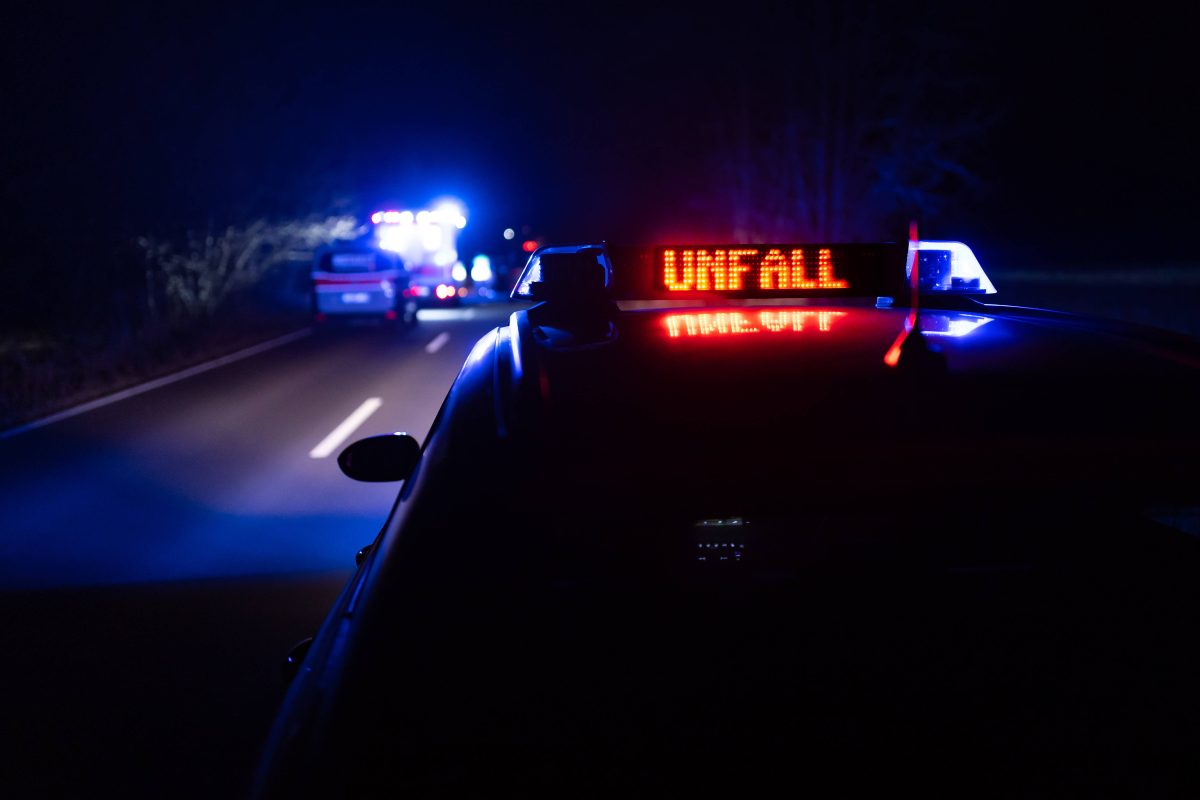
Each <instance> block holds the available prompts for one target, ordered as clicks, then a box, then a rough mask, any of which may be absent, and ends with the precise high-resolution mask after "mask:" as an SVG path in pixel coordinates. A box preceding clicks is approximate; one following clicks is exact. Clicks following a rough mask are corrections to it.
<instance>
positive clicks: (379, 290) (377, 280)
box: [312, 244, 417, 326]
mask: <svg viewBox="0 0 1200 800" xmlns="http://www.w3.org/2000/svg"><path fill="white" fill-rule="evenodd" d="M312 303H313V318H314V320H315V321H316V322H318V323H323V322H331V321H335V320H362V319H377V320H382V321H385V322H390V323H395V324H398V325H404V326H410V325H414V324H416V321H417V301H416V298H415V297H414V296H413V292H412V288H411V286H410V277H409V273H408V270H406V269H405V267H404V263H403V262H402V261H401V260H400V257H399V256H397V255H396V254H395V253H389V252H387V251H383V250H379V249H377V248H374V247H371V246H369V245H366V244H338V245H331V246H328V247H323V248H320V249H318V250H317V251H316V253H314V254H313V268H312Z"/></svg>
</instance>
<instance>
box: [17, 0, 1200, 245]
mask: <svg viewBox="0 0 1200 800" xmlns="http://www.w3.org/2000/svg"><path fill="white" fill-rule="evenodd" d="M793 5H794V4H789V3H785V4H777V5H755V4H746V3H738V4H730V5H728V6H725V7H724V8H722V9H720V10H719V11H716V10H714V11H711V12H705V13H704V14H699V13H697V12H696V11H695V10H694V9H693V8H690V7H689V6H677V7H674V8H670V7H666V6H654V7H652V8H651V7H636V6H634V7H628V8H623V7H617V6H610V5H605V6H603V7H596V8H594V9H592V10H581V9H577V8H567V7H565V6H561V5H549V6H541V7H535V6H520V7H518V6H514V5H506V4H486V5H480V6H479V7H472V6H471V5H469V4H458V5H454V4H451V3H424V4H399V3H377V4H355V5H353V6H350V5H349V4H337V5H336V6H334V5H333V4H329V5H325V6H317V5H307V4H302V3H289V4H272V3H264V2H250V3H237V4H218V3H207V2H206V3H167V4H149V3H147V4H137V5H124V6H121V7H108V6H104V5H95V6H90V7H85V6H82V5H81V6H80V7H78V8H68V9H62V10H55V9H50V8H49V7H47V6H45V5H43V4H38V5H34V4H32V3H23V4H20V7H19V8H17V9H15V10H13V11H11V12H6V16H7V17H8V20H7V22H8V23H9V24H6V25H5V26H4V29H5V30H4V33H3V36H4V39H5V42H4V48H3V50H4V52H3V56H2V58H3V73H4V80H5V83H6V84H7V86H6V88H5V91H4V97H5V100H4V104H5V113H4V120H5V121H4V123H3V140H2V144H3V175H4V180H3V206H4V209H3V210H4V215H3V216H4V222H3V225H4V236H5V241H6V242H7V243H8V246H9V248H12V247H14V243H20V242H24V243H26V245H25V246H23V247H18V248H17V249H18V250H31V249H35V248H36V249H39V250H41V251H43V252H46V251H48V252H51V253H53V252H55V251H58V250H61V249H75V250H79V249H82V248H92V247H100V248H103V247H105V246H108V245H109V244H110V243H113V242H120V241H127V240H129V239H130V238H131V237H135V236H137V235H140V234H145V233H154V234H159V235H168V236H170V235H177V234H178V233H179V232H181V231H182V230H184V229H187V228H193V229H194V228H203V227H205V226H220V225H224V224H229V223H239V222H245V221H248V220H250V219H253V218H255V217H256V216H262V215H266V216H273V217H287V216H296V215H305V214H309V213H314V212H317V213H325V212H330V211H338V210H344V211H348V212H352V213H358V214H364V213H369V211H370V210H372V209H373V208H375V207H379V206H381V205H384V204H389V205H390V204H395V205H398V206H401V207H405V206H407V207H414V206H420V205H422V204H424V203H427V202H428V201H429V200H431V199H433V198H434V197H436V196H438V195H443V194H451V195H456V196H458V197H461V198H462V199H463V200H464V201H465V202H466V203H467V205H468V207H469V209H470V214H471V225H470V227H469V230H468V233H470V234H472V235H473V236H475V237H477V239H478V241H479V243H480V244H481V246H486V243H487V242H488V237H489V236H492V235H496V234H498V232H499V230H501V229H502V228H504V227H506V226H514V227H520V226H521V225H523V224H527V225H530V226H531V227H532V229H533V230H534V231H536V232H537V233H539V234H541V235H544V236H546V237H549V238H551V239H565V238H572V237H595V238H609V239H632V240H639V239H641V240H645V239H653V238H655V237H657V236H661V235H662V232H663V231H676V230H681V229H685V228H686V229H688V230H700V229H704V228H705V226H708V227H709V229H721V228H723V227H726V226H727V224H728V220H727V218H726V217H727V211H726V210H725V208H724V207H723V206H722V202H723V201H722V199H721V198H722V197H723V196H724V195H723V194H722V192H721V191H720V187H719V186H718V184H719V183H720V182H721V180H722V178H721V177H720V175H721V169H720V165H721V161H722V158H723V157H724V152H723V147H724V146H725V142H727V140H723V139H721V137H720V136H719V135H718V134H717V133H716V132H719V131H720V130H721V129H722V126H724V125H725V123H727V122H728V121H729V120H730V119H732V118H733V116H734V114H735V111H736V109H738V108H741V109H743V110H744V112H745V113H746V114H748V116H749V118H750V119H751V120H752V121H753V123H754V124H756V125H758V126H759V128H760V129H767V128H769V126H770V125H771V124H772V120H774V119H777V118H781V116H780V114H781V108H782V107H783V106H787V105H788V104H789V103H792V102H795V101H793V100H788V99H787V98H789V97H791V98H796V97H800V98H803V86H804V85H805V84H804V76H803V75H802V74H800V75H799V76H798V73H803V72H804V70H806V69H811V64H812V59H811V58H808V59H806V58H804V57H802V56H803V54H802V53H800V51H801V50H803V49H804V48H805V47H807V46H808V45H806V44H805V43H806V42H808V41H810V40H809V39H806V35H807V34H805V33H804V28H803V26H804V25H805V24H806V20H809V19H811V17H810V16H806V15H807V11H806V10H803V9H801V10H793ZM992 5H993V6H997V7H989V8H988V9H982V8H977V7H976V4H973V3H960V4H950V3H938V4H934V5H928V4H919V5H911V6H906V7H904V8H892V7H891V6H886V7H885V6H881V5H873V4H869V3H864V4H858V5H856V6H853V8H859V7H861V8H863V9H871V10H872V13H875V14H877V15H878V16H879V19H880V20H881V25H882V29H883V30H884V31H885V32H886V37H885V39H884V46H883V47H882V48H880V47H874V48H873V50H874V52H875V53H879V52H881V51H882V50H886V51H887V52H886V53H884V54H883V55H884V56H886V57H885V58H883V59H882V60H881V61H880V63H882V64H884V65H885V67H886V69H887V71H888V72H887V74H886V75H883V77H884V78H889V79H896V78H899V79H900V80H901V82H902V83H903V81H904V78H903V76H904V75H905V74H906V73H904V72H903V69H904V68H905V67H904V65H906V64H908V63H910V60H911V59H913V58H920V57H921V56H922V55H923V54H925V53H927V52H928V53H934V52H935V53H937V54H938V59H939V60H938V61H937V64H938V66H937V74H936V76H935V77H936V80H935V81H932V82H930V83H929V84H928V85H925V84H922V85H918V86H910V88H912V89H914V91H915V92H916V94H917V95H919V96H920V97H921V102H922V104H923V105H922V108H923V109H926V108H927V109H929V111H922V117H923V118H936V119H937V120H939V122H938V123H937V124H938V125H951V124H953V122H954V121H955V119H957V118H958V117H960V116H967V115H970V116H973V117H977V118H981V119H985V120H986V123H985V124H984V125H983V127H981V128H979V129H978V130H977V131H975V132H973V133H971V134H970V135H969V137H968V139H969V141H966V142H964V143H963V144H964V146H963V147H962V148H961V149H962V152H963V159H964V161H963V164H964V166H965V167H966V168H968V169H969V171H970V173H971V174H972V175H973V176H975V181H974V183H973V185H972V186H971V187H970V188H969V189H967V190H960V191H959V192H958V193H957V194H955V195H954V197H953V202H950V203H947V204H945V205H944V207H942V208H940V209H939V210H938V211H937V212H936V213H935V214H931V215H929V216H927V217H926V218H924V219H922V220H921V221H922V224H923V231H924V232H925V233H926V235H928V236H931V237H946V238H961V239H963V240H966V241H968V242H971V243H972V244H974V245H975V246H976V248H977V249H978V250H980V251H981V253H983V254H986V255H985V259H986V260H991V261H997V260H999V261H1002V262H1004V263H1007V264H1011V265H1019V266H1038V265H1041V264H1055V265H1068V266H1088V265H1092V264H1111V263H1135V262H1136V263H1161V262H1178V261H1184V262H1187V261H1192V262H1194V261H1195V260H1196V259H1195V253H1194V249H1193V248H1194V244H1193V235H1192V229H1193V222H1192V221H1193V219H1194V218H1195V217H1196V214H1197V212H1198V211H1200V203H1198V201H1197V199H1196V191H1195V186H1196V185H1197V180H1198V179H1200V159H1197V157H1196V156H1195V151H1194V147H1195V145H1194V142H1195V141H1196V138H1197V133H1198V131H1197V126H1196V124H1195V123H1194V122H1193V121H1192V120H1191V119H1190V117H1192V116H1194V114H1193V111H1194V108H1193V107H1194V105H1195V102H1196V99H1197V98H1196V95H1197V92H1196V89H1195V85H1194V80H1195V79H1194V74H1195V71H1194V69H1193V68H1192V67H1191V64H1190V60H1191V50H1192V49H1193V47H1192V42H1191V41H1190V39H1191V36H1190V34H1189V33H1188V32H1187V31H1186V30H1184V29H1183V26H1181V25H1178V24H1177V22H1176V21H1172V20H1171V19H1169V18H1165V17H1161V16H1158V15H1155V14H1153V13H1152V14H1148V15H1141V16H1139V15H1135V14H1134V13H1133V12H1131V11H1130V10H1128V9H1127V10H1126V11H1124V12H1120V13H1118V12H1115V11H1108V10H1102V9H1100V8H1099V7H1098V6H1096V5H1092V6H1078V7H1073V8H1067V7H1058V8H1054V9H1047V8H1045V7H1043V6H1036V5H1027V6H1011V5H1008V6H1005V7H1004V8H999V7H998V6H999V5H1000V4H992ZM896 65H899V67H898V69H899V70H900V71H897V67H896ZM910 83H911V81H910ZM796 86H800V87H801V89H800V90H799V93H798V91H797V90H796V89H795V87H796ZM787 87H792V88H791V89H790V90H789V89H788V88H787ZM789 92H790V93H789ZM801 102H803V101H802V100H801ZM864 113H874V114H886V113H888V111H887V109H882V108H872V109H866V110H864ZM929 130H930V131H933V132H934V133H933V134H928V135H936V131H937V130H939V129H938V128H937V127H936V126H934V127H931V128H930V129H929ZM922 135H927V132H926V131H925V129H922ZM722 233H723V231H722ZM717 235H721V233H718V234H717ZM897 235H903V231H902V230H892V229H889V230H883V229H881V230H879V233H878V236H877V237H876V238H880V239H887V238H894V237H895V236H897ZM986 260H985V263H986ZM14 264H15V261H14V259H13V251H12V250H10V252H9V253H8V254H6V255H5V256H4V265H5V267H4V268H5V269H12V268H13V266H14Z"/></svg>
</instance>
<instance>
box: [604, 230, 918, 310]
mask: <svg viewBox="0 0 1200 800" xmlns="http://www.w3.org/2000/svg"><path fill="white" fill-rule="evenodd" d="M906 253H907V245H906V243H881V245H865V243H863V245H858V243H852V245H820V243H816V245H815V243H800V245H790V243H780V245H769V243H764V245H662V246H660V247H655V248H653V251H650V252H649V258H650V261H649V265H648V266H649V267H650V269H649V270H647V272H648V277H649V282H648V285H646V284H643V285H644V287H646V290H648V291H653V293H654V294H656V295H658V296H670V295H679V296H682V295H685V294H724V295H726V296H739V297H769V296H775V297H781V296H793V297H796V296H839V295H845V296H895V295H896V294H898V293H901V291H904V290H906V289H907V276H906V273H905V265H906V260H905V258H906ZM626 258H628V257H626Z"/></svg>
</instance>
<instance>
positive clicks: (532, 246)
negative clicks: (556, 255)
mask: <svg viewBox="0 0 1200 800" xmlns="http://www.w3.org/2000/svg"><path fill="white" fill-rule="evenodd" d="M537 248H538V243H537V242H535V241H534V240H533V239H526V240H525V241H523V242H521V249H522V250H524V251H525V252H526V253H532V252H533V251H534V250H537Z"/></svg>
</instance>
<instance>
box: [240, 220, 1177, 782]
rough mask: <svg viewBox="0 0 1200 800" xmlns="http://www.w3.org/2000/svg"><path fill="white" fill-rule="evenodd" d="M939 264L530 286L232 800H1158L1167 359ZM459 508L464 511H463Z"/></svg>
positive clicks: (885, 263)
mask: <svg viewBox="0 0 1200 800" xmlns="http://www.w3.org/2000/svg"><path fill="white" fill-rule="evenodd" d="M994 292H995V289H994V287H993V286H992V283H991V282H990V281H989V279H988V276H987V275H986V273H985V272H984V270H983V269H982V268H981V266H980V264H979V263H978V261H977V260H976V258H975V256H974V255H973V253H972V251H971V250H970V248H968V247H967V246H966V245H963V244H961V243H955V242H929V241H919V240H915V239H914V240H913V241H910V242H908V243H900V244H881V245H813V244H805V243H800V244H791V243H783V244H762V245H750V246H747V245H728V246H721V245H712V244H704V245H696V244H686V243H685V244H677V245H672V246H663V247H655V248H649V249H640V250H625V249H621V248H618V247H613V246H609V245H607V244H604V243H600V244H587V245H578V246H569V247H547V248H543V249H541V250H538V251H537V252H536V253H534V254H533V256H532V258H531V259H530V261H529V263H528V265H527V266H526V268H525V271H524V273H523V275H522V276H521V278H520V280H519V282H518V284H517V286H516V289H515V290H514V297H515V298H517V299H526V300H529V301H532V302H534V303H535V304H534V305H532V306H530V307H524V308H520V309H518V310H516V311H515V312H514V313H513V314H512V316H511V318H510V320H509V322H508V324H507V325H506V326H504V327H501V328H498V329H496V330H494V331H492V332H490V333H489V334H487V335H486V336H485V337H484V338H483V339H482V340H480V341H479V343H478V344H477V345H476V346H475V347H474V349H473V350H472V352H471V353H470V356H469V357H468V358H467V360H466V363H465V364H464V366H463V368H462V371H461V372H460V374H459V376H458V378H457V380H456V381H455V382H454V384H453V386H452V388H451V389H450V392H449V395H448V397H447V398H446V401H445V404H444V406H443V408H442V410H441V412H440V414H439V415H438V417H437V420H436V422H435V423H434V425H433V427H432V430H431V432H430V434H429V437H428V439H427V441H426V442H425V443H424V445H423V446H418V444H417V443H416V442H415V441H414V439H413V438H412V437H410V436H407V435H405V434H399V433H397V434H387V435H383V436H377V437H371V438H367V439H363V440H361V441H359V442H357V443H355V444H353V445H351V446H350V447H348V448H347V449H346V450H345V451H344V452H343V453H342V454H341V456H340V458H339V464H340V465H341V467H342V469H343V471H345V472H346V473H347V474H348V475H349V476H351V477H353V478H357V479H359V480H368V481H386V480H395V481H400V480H403V481H404V486H403V489H402V491H401V492H400V494H399V498H398V500H397V503H396V505H395V507H394V509H393V512H392V514H391V517H390V519H389V520H388V522H387V524H386V526H385V528H384V530H383V531H382V532H381V533H380V535H379V537H378V539H377V540H376V541H375V542H374V543H373V544H372V545H370V546H369V547H367V548H365V549H364V552H363V553H362V554H361V556H362V557H361V559H360V560H361V563H360V566H359V568H358V570H357V573H356V574H355V576H354V578H353V579H352V580H351V581H350V583H349V584H348V585H347V587H346V588H345V590H344V592H343V593H342V595H341V597H340V598H339V599H338V601H337V603H336V605H335V607H334V608H333V611H332V613H331V614H330V615H329V617H328V618H327V620H326V622H325V623H324V625H323V627H322V628H321V630H320V632H319V633H318V634H317V636H316V637H315V640H313V641H312V642H310V643H307V644H306V645H305V646H304V647H302V648H300V649H299V650H298V651H296V653H294V654H293V661H294V667H295V676H294V678H293V680H292V682H291V684H290V688H289V692H288V695H287V698H286V701H285V702H284V704H283V707H282V710H281V712H280V715H279V717H278V720H277V723H276V725H275V728H274V732H273V734H272V736H271V739H270V742H269V745H268V747H267V751H266V754H265V757H264V759H263V761H262V764H261V767H260V771H259V775H258V780H257V786H256V794H257V796H259V797H270V798H276V797H279V798H284V797H292V796H297V795H298V796H324V797H426V796H439V797H441V796H460V795H473V796H509V795H517V794H519V795H524V796H529V795H538V796H542V795H545V796H555V797H576V796H581V795H583V796H593V795H605V796H629V795H636V796H642V795H654V796H688V795H691V794H695V793H697V792H699V793H702V794H706V795H715V794H719V795H723V796H728V797H738V796H747V795H752V796H759V795H765V794H768V793H769V794H771V795H772V796H787V795H792V796H795V795H797V794H799V793H802V792H812V791H821V790H823V791H829V789H830V788H832V789H833V790H834V791H836V792H837V793H838V794H842V795H844V794H849V793H852V792H857V791H859V790H868V789H870V790H875V791H878V790H879V789H887V790H890V791H897V790H899V789H901V788H905V789H910V790H912V789H918V788H920V789H922V790H925V791H947V792H948V791H954V792H955V793H957V794H961V795H966V796H980V795H985V796H993V795H1006V796H1011V795H1021V796H1026V795H1030V794H1037V795H1060V794H1067V793H1071V794H1083V793H1098V792H1104V793H1105V794H1115V793H1122V794H1143V795H1145V794H1150V795H1158V794H1172V793H1174V794H1194V792H1195V789H1196V788H1197V781H1198V779H1200V771H1198V770H1197V766H1196V759H1195V754H1196V753H1197V752H1200V750H1198V747H1200V682H1197V681H1196V675H1197V674H1200V671H1198V670H1200V652H1198V647H1197V644H1196V641H1197V635H1196V634H1197V631H1198V630H1200V627H1198V626H1200V579H1198V578H1200V541H1198V540H1197V535H1198V534H1200V480H1197V478H1198V477H1200V474H1198V469H1200V459H1198V456H1200V414H1198V412H1200V345H1198V344H1197V342H1195V341H1194V340H1191V339H1187V338H1184V337H1178V336H1175V335H1172V334H1167V333H1163V332H1159V331H1155V330H1151V329H1145V328H1135V327H1131V326H1127V325H1123V324H1116V323H1106V322H1099V321H1095V320H1089V319H1084V318H1081V317H1077V316H1072V315H1067V314H1060V313H1054V312H1049V311H1039V310H1032V309H1026V308H1015V307H1009V306H1002V305H995V304H986V303H984V302H982V301H983V300H985V299H987V298H988V296H989V295H991V294H993V293H994ZM464 487H471V488H472V491H471V494H470V497H471V501H470V502H464V501H463V497H464V494H463V488H464Z"/></svg>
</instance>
